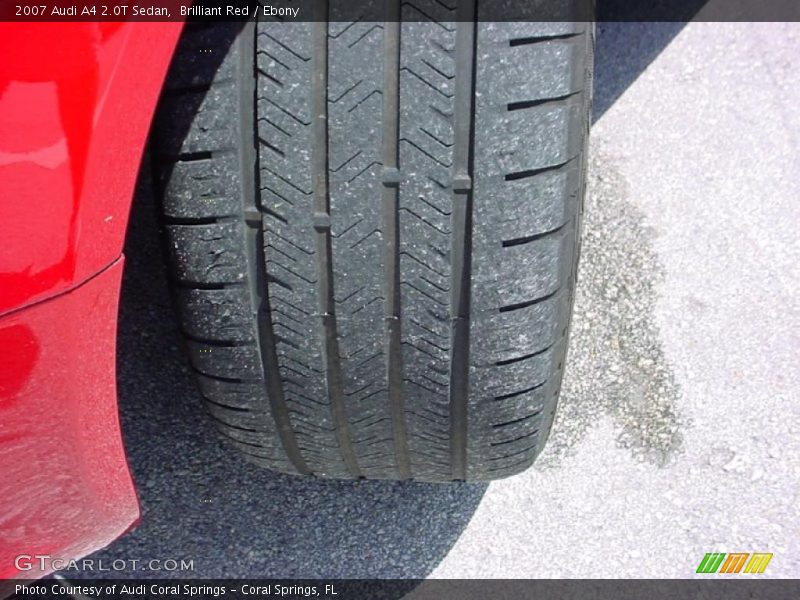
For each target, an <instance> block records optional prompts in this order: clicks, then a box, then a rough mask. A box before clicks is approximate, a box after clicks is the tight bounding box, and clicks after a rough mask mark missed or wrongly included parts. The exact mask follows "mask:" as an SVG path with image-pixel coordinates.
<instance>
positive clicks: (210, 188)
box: [163, 154, 242, 219]
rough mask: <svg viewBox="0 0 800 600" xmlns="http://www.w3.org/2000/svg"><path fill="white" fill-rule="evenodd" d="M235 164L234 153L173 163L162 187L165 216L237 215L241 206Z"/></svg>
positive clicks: (200, 217) (189, 217) (192, 217)
mask: <svg viewBox="0 0 800 600" xmlns="http://www.w3.org/2000/svg"><path fill="white" fill-rule="evenodd" d="M238 163H239V161H238V160H237V157H236V155H234V154H224V155H222V156H214V157H212V158H209V159H207V160H198V161H189V162H182V161H178V162H174V163H172V164H171V165H170V166H168V167H167V168H168V175H167V176H166V182H165V185H164V188H165V189H164V203H163V206H164V215H165V216H167V217H172V218H177V219H207V218H208V217H226V216H233V215H238V214H239V213H240V211H241V207H242V202H241V199H240V194H241V187H240V185H241V182H240V171H239V164H238Z"/></svg>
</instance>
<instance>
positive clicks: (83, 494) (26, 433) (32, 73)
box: [0, 22, 182, 578]
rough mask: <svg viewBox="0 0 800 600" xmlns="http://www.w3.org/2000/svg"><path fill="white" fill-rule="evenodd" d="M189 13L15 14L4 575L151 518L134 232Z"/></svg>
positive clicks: (7, 179) (3, 351)
mask: <svg viewBox="0 0 800 600" xmlns="http://www.w3.org/2000/svg"><path fill="white" fill-rule="evenodd" d="M181 27H182V24H181V23H179V22H138V23H130V22H128V23H109V22H106V23H13V24H8V23H6V24H2V25H0V56H1V57H2V59H0V578H12V577H14V578H16V577H40V576H42V575H44V574H46V573H47V571H48V570H50V567H49V566H47V565H49V561H48V563H47V564H46V565H43V563H42V562H40V561H39V560H38V559H37V558H36V557H38V556H43V555H45V556H49V557H50V558H51V559H64V560H69V559H75V558H79V557H82V556H84V555H86V554H88V553H90V552H93V551H94V550H97V549H99V548H101V547H103V546H105V545H107V544H108V543H109V542H111V541H112V540H114V539H115V538H116V537H118V536H119V535H120V534H122V533H123V532H125V531H126V530H128V529H129V528H130V527H132V526H133V525H134V524H135V523H136V521H137V519H138V517H139V507H138V501H137V497H136V492H135V489H134V486H133V482H132V479H131V475H130V472H129V470H128V466H127V463H126V459H125V453H124V450H123V446H122V439H121V436H120V429H119V419H118V413H117V400H116V381H115V379H116V375H115V346H116V319H117V306H118V299H119V289H120V277H121V272H122V265H123V256H122V245H123V241H124V237H125V230H126V225H127V220H128V213H129V209H130V203H131V198H132V193H133V188H134V184H135V181H136V177H137V174H138V170H139V162H140V159H141V155H142V152H143V148H144V145H145V140H146V137H147V133H148V129H149V127H150V122H151V119H152V115H153V112H154V110H155V106H156V103H157V100H158V96H159V92H160V90H161V87H162V83H163V80H164V77H165V74H166V71H167V67H168V65H169V61H170V59H171V56H172V53H173V51H174V48H175V44H176V42H177V39H178V37H179V35H180V31H181ZM20 556H23V557H29V558H23V559H21V560H20V559H19V558H18V557H20Z"/></svg>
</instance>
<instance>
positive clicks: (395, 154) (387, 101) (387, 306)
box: [359, 0, 412, 479]
mask: <svg viewBox="0 0 800 600" xmlns="http://www.w3.org/2000/svg"><path fill="white" fill-rule="evenodd" d="M383 30H384V65H383V74H384V89H383V114H382V118H383V169H384V171H383V172H384V180H383V190H382V195H383V233H384V235H383V239H384V246H383V254H384V256H383V265H384V289H385V293H384V298H385V300H384V317H385V319H384V320H385V324H386V325H385V326H386V331H385V334H386V338H385V354H386V364H385V369H386V385H387V388H388V395H389V403H390V407H391V417H392V418H391V426H392V438H393V439H392V441H393V446H394V454H395V462H396V464H397V472H398V475H399V477H400V478H401V479H408V478H410V477H411V476H412V471H411V459H410V456H409V453H408V432H407V427H406V417H405V406H404V400H403V394H404V390H403V351H402V336H401V314H400V311H401V305H400V220H399V208H400V189H399V185H400V182H399V177H397V173H398V169H399V155H400V140H399V138H400V35H401V25H400V0H386V21H385V23H384V25H383ZM370 31H371V30H370ZM365 362H366V361H365ZM362 364H363V363H361V364H360V365H359V366H361V365H362Z"/></svg>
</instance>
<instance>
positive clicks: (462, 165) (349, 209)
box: [152, 0, 593, 482]
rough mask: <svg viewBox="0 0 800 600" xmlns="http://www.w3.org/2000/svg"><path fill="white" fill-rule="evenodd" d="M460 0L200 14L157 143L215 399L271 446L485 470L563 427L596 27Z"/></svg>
mask: <svg viewBox="0 0 800 600" xmlns="http://www.w3.org/2000/svg"><path fill="white" fill-rule="evenodd" d="M336 4H337V2H333V1H332V2H331V3H330V8H329V10H331V11H334V10H335V8H336V6H335V5H336ZM458 4H459V6H458V7H457V8H456V9H455V11H454V12H451V11H449V10H448V9H447V8H446V7H445V4H444V3H441V2H438V1H436V0H420V1H419V2H417V3H416V6H417V7H418V8H419V9H420V10H421V11H423V12H424V14H425V15H427V17H429V18H430V19H431V20H429V21H421V20H418V19H417V20H415V17H414V15H411V14H409V15H406V13H405V12H404V13H403V19H402V20H401V21H400V22H384V23H375V22H364V21H361V20H357V19H356V20H354V21H352V22H340V21H336V20H333V19H332V20H331V21H330V22H325V21H320V22H286V23H280V22H261V21H259V22H249V23H238V24H237V23H213V24H191V23H190V24H188V25H187V27H186V30H185V31H184V34H183V37H182V40H181V42H180V44H179V48H178V50H177V53H176V56H175V59H174V61H173V65H172V67H171V71H170V75H169V77H168V80H167V83H166V90H165V92H164V96H163V100H162V103H161V106H160V109H159V114H158V117H157V120H156V124H155V131H154V139H153V144H152V148H153V153H154V155H155V157H156V158H155V162H156V167H157V182H158V187H159V189H160V192H161V200H162V209H163V219H164V220H163V222H164V231H165V235H166V245H167V248H168V251H169V252H168V254H169V264H170V273H171V280H172V284H173V287H174V292H175V297H176V299H177V305H178V312H179V316H180V324H181V329H182V332H183V334H184V336H185V340H186V345H187V348H188V354H189V359H190V363H191V367H192V369H193V371H194V374H195V376H196V379H197V382H198V385H199V388H200V390H201V392H202V395H203V396H204V398H205V400H206V406H207V408H208V410H209V411H210V413H211V415H212V416H213V418H214V419H215V420H216V422H217V424H218V426H219V428H220V430H221V431H222V432H223V434H224V435H225V436H227V437H228V438H230V440H231V441H232V442H233V444H234V445H235V446H237V447H238V448H239V449H240V450H241V452H243V453H244V454H245V455H247V456H248V457H249V458H250V459H252V460H253V461H255V462H257V463H259V464H262V465H264V466H267V467H269V468H271V469H275V470H278V471H282V472H287V473H299V474H314V475H319V476H326V477H334V478H343V479H358V478H367V479H415V480H422V481H440V482H445V481H463V480H469V481H474V480H491V479H496V478H501V477H505V476H508V475H512V474H514V473H518V472H520V471H522V470H524V469H525V468H527V467H528V466H529V465H531V463H532V462H533V461H534V459H535V457H536V456H537V455H538V454H539V452H540V451H541V450H542V447H543V445H544V442H545V440H546V438H547V436H548V433H549V430H550V428H551V425H552V422H553V416H554V412H555V409H556V400H557V397H558V394H559V389H560V385H561V379H562V373H563V368H564V361H565V353H566V345H567V336H568V329H569V321H570V313H571V307H572V302H573V295H574V287H575V277H576V265H577V259H578V248H579V240H580V235H579V232H580V220H581V212H582V199H583V194H584V187H585V178H586V177H585V171H586V164H585V156H586V147H587V146H586V145H587V137H588V128H589V106H590V97H591V73H592V52H593V28H592V25H591V24H587V23H561V22H559V23H539V22H513V23H512V22H507V23H490V22H478V23H477V24H476V23H475V22H472V20H471V18H470V12H469V11H471V10H474V7H470V6H469V3H466V2H463V1H461V0H460V1H459V3H458ZM398 5H399V3H398ZM307 9H308V10H312V8H311V7H310V5H309V7H307ZM398 10H399V9H398ZM403 10H404V11H406V10H416V9H415V7H414V6H410V5H404V8H403ZM456 11H461V12H456ZM463 11H467V12H463ZM465 17H466V18H465ZM395 21H397V20H396V19H395Z"/></svg>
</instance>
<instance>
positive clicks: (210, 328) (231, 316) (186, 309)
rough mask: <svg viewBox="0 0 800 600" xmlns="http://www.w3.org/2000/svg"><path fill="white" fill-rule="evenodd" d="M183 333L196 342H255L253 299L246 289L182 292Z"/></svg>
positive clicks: (178, 295)
mask: <svg viewBox="0 0 800 600" xmlns="http://www.w3.org/2000/svg"><path fill="white" fill-rule="evenodd" d="M177 297H178V302H179V304H180V307H181V311H180V319H181V326H182V329H183V331H184V332H186V333H187V334H188V335H189V336H191V337H194V338H200V339H204V340H217V341H226V340H230V341H233V342H253V341H255V327H254V324H253V311H252V310H251V308H250V295H249V292H248V290H247V289H246V288H245V287H244V286H236V287H231V288H225V289H221V290H198V289H187V288H179V289H178V290H177Z"/></svg>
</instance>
